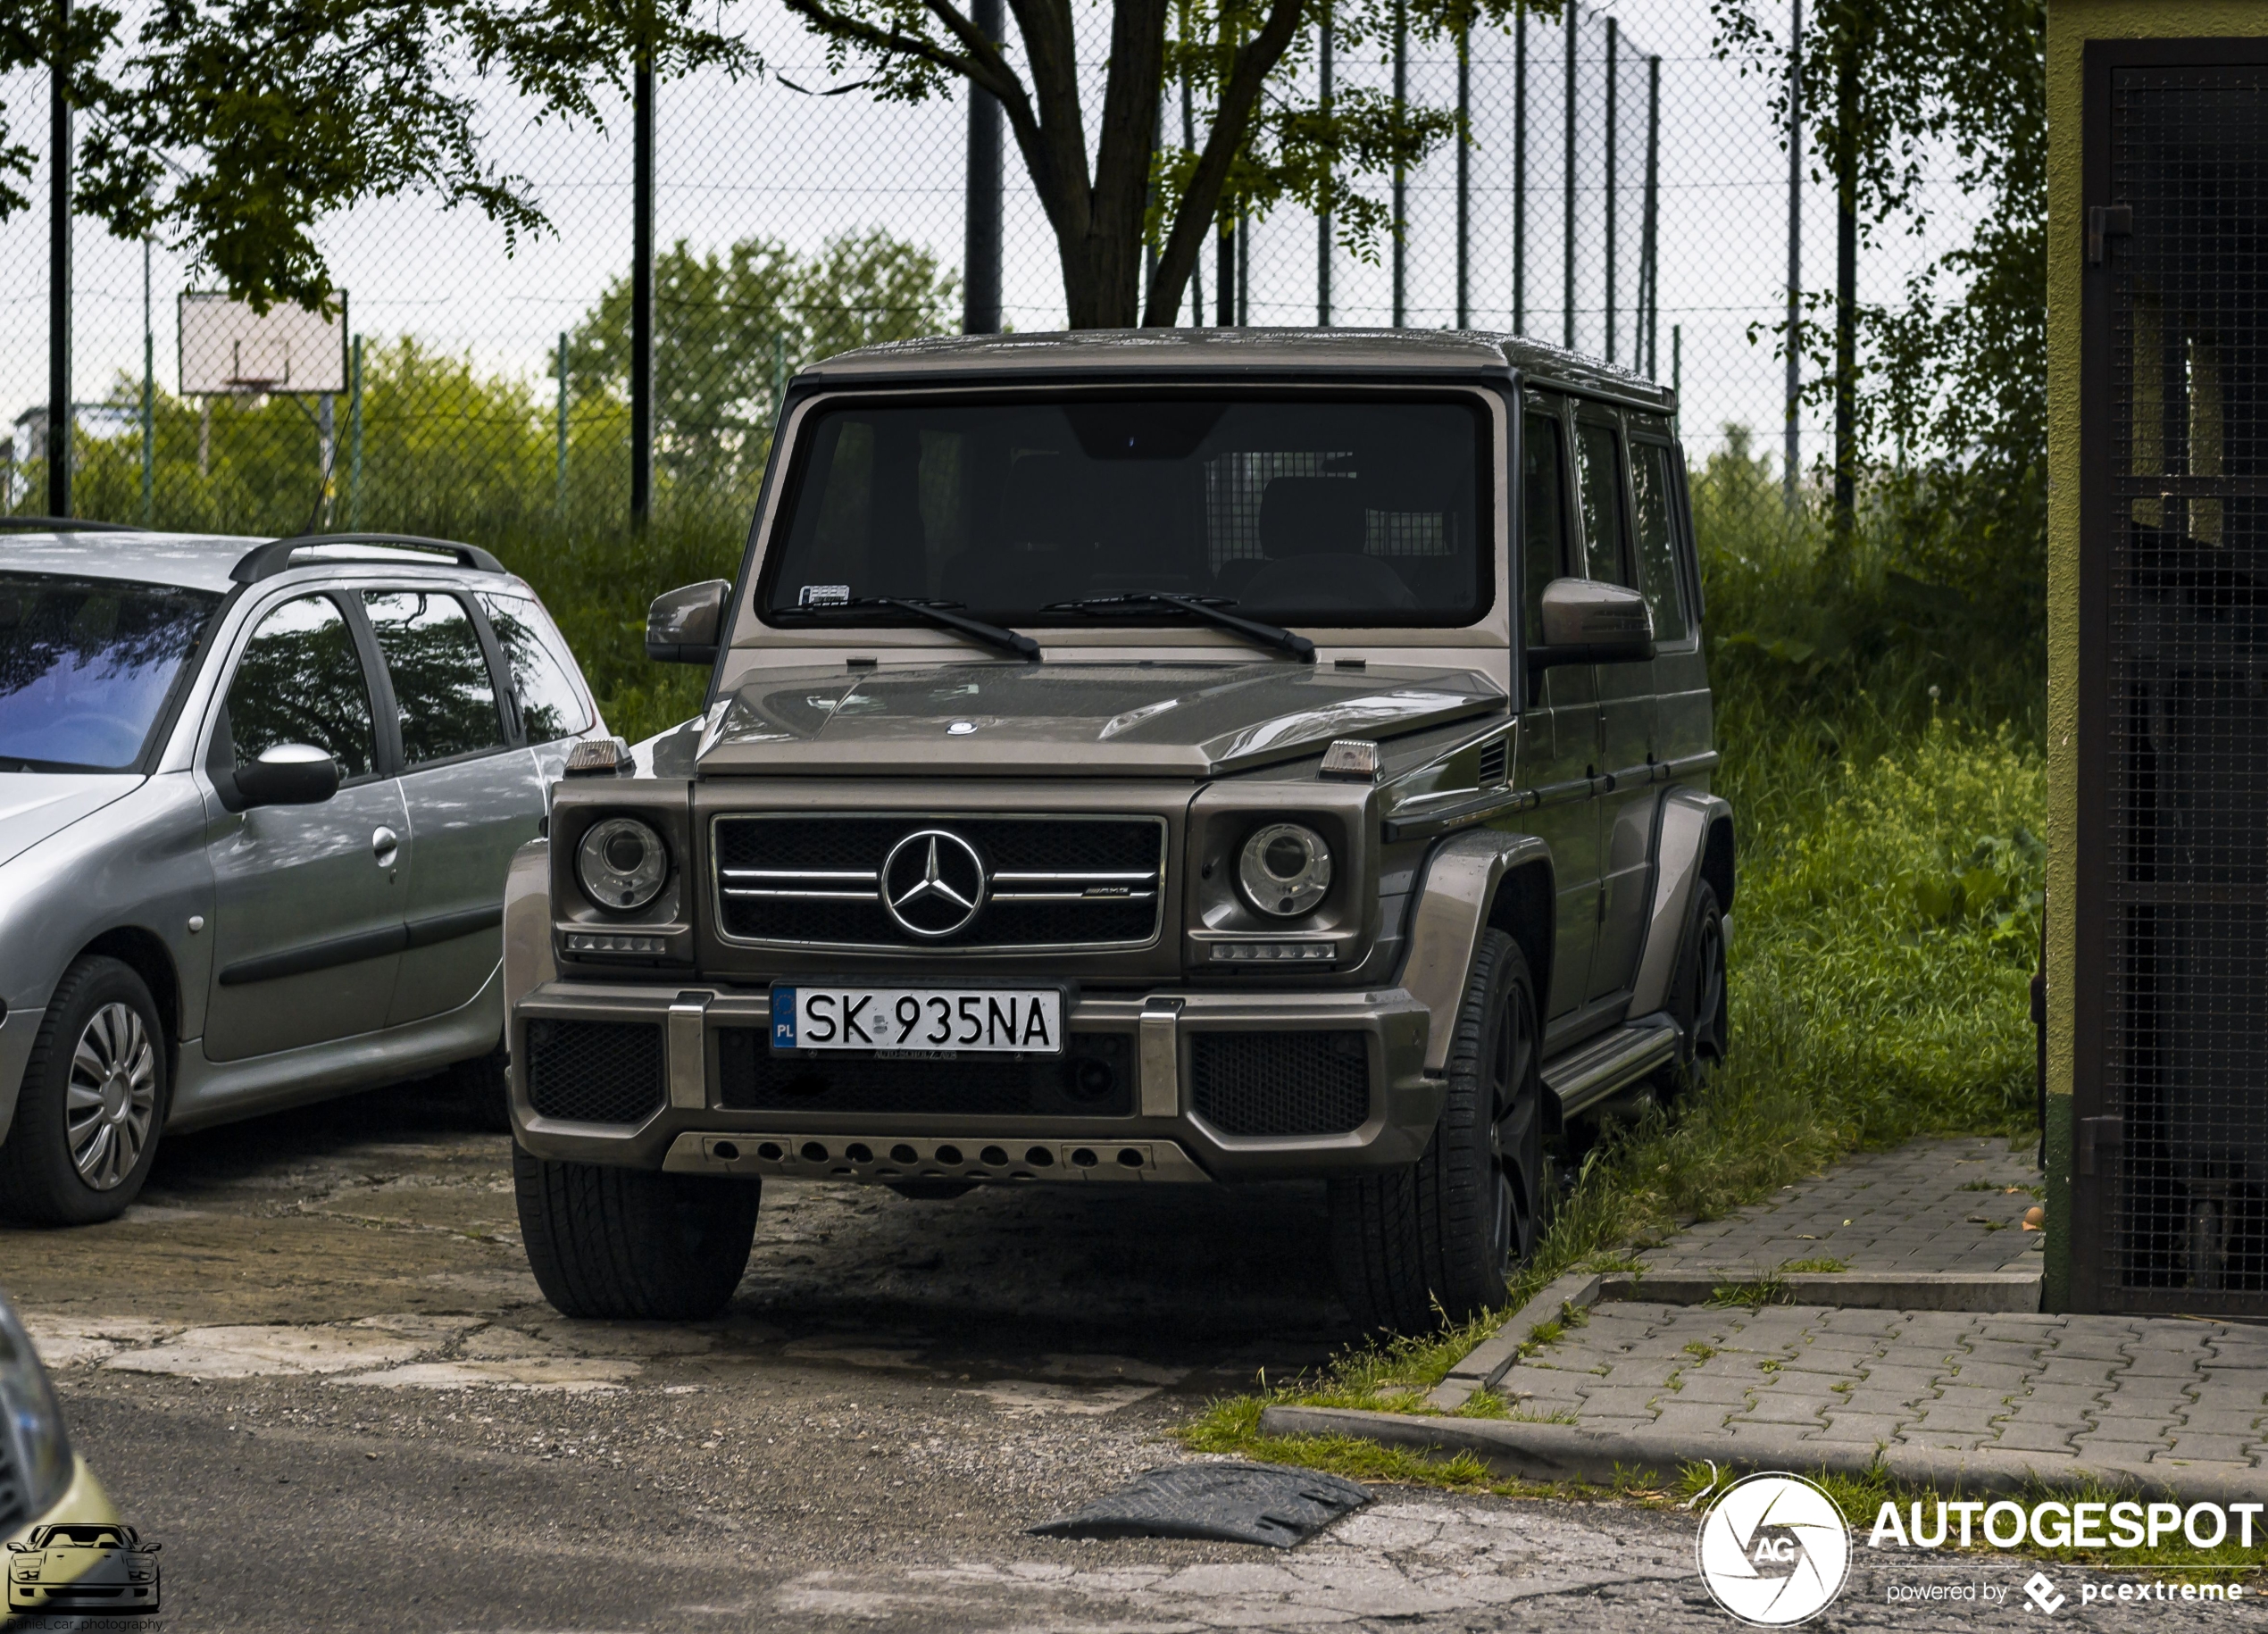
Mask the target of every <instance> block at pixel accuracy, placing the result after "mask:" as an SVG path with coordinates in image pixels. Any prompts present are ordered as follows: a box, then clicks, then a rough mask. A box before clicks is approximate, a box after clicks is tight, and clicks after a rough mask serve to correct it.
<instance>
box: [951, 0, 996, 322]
mask: <svg viewBox="0 0 2268 1634" xmlns="http://www.w3.org/2000/svg"><path fill="white" fill-rule="evenodd" d="M969 21H971V22H973V23H975V24H976V26H977V31H978V32H979V33H980V34H982V35H983V36H984V37H985V38H987V39H988V40H991V41H994V42H995V43H997V42H998V40H999V38H1000V32H1001V20H1000V0H974V3H973V4H971V6H970V8H969ZM1000 125H1001V117H1000V99H999V98H998V97H997V96H994V95H993V94H992V93H991V92H989V91H980V90H979V89H977V88H975V87H974V86H971V87H970V88H969V178H968V188H969V197H968V206H967V221H966V224H965V225H966V231H967V244H966V246H964V248H963V256H962V261H963V266H964V267H966V269H967V273H966V276H965V277H964V278H963V281H962V296H961V332H962V333H963V334H964V335H997V334H998V333H999V332H1000V212H1001V203H1000V188H1001V179H1000Z"/></svg>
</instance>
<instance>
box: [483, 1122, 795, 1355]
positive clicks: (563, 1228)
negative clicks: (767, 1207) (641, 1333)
mask: <svg viewBox="0 0 2268 1634" xmlns="http://www.w3.org/2000/svg"><path fill="white" fill-rule="evenodd" d="M512 1180H513V1192H514V1193H515V1194H516V1197H517V1201H518V1203H519V1205H520V1235H521V1240H522V1241H523V1242H525V1243H526V1245H527V1248H528V1267H529V1270H531V1271H534V1272H535V1273H536V1286H537V1287H538V1288H541V1289H543V1294H544V1297H545V1298H546V1299H548V1300H550V1301H551V1303H552V1305H554V1307H555V1308H556V1309H557V1310H558V1311H559V1313H560V1314H561V1315H563V1316H580V1317H591V1318H596V1319H600V1320H608V1321H624V1320H633V1319H637V1320H644V1321H698V1320H700V1319H701V1318H703V1317H709V1316H714V1315H716V1314H717V1313H719V1312H720V1311H721V1310H723V1309H724V1307H725V1306H726V1305H727V1304H728V1303H730V1300H731V1298H732V1293H733V1290H734V1289H735V1288H738V1287H739V1286H740V1275H741V1273H742V1272H743V1271H746V1270H747V1268H748V1250H749V1246H750V1245H751V1244H752V1243H753V1242H754V1241H755V1233H756V1207H757V1205H758V1203H759V1202H760V1201H761V1200H762V1196H763V1182H761V1181H759V1180H719V1179H713V1178H711V1177H709V1176H707V1175H698V1174H662V1173H656V1172H654V1171H647V1170H643V1169H616V1168H608V1167H602V1166H601V1165H599V1164H596V1163H554V1162H552V1161H551V1160H550V1159H549V1158H544V1157H537V1156H534V1155H531V1154H529V1152H527V1151H526V1150H524V1149H523V1148H522V1147H521V1146H520V1144H519V1143H518V1142H517V1141H515V1142H513V1147H512Z"/></svg>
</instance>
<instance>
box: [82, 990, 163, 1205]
mask: <svg viewBox="0 0 2268 1634" xmlns="http://www.w3.org/2000/svg"><path fill="white" fill-rule="evenodd" d="M156 1115H157V1052H156V1050H155V1049H154V1047H152V1046H151V1044H150V1035H149V1031H148V1030H147V1029H146V1028H145V1027H144V1026H143V1025H142V1018H141V1017H140V1016H138V1015H137V1014H135V1013H134V1011H133V1008H132V1006H130V1005H119V1004H113V1005H104V1006H103V1007H102V1008H101V1009H100V1010H97V1011H96V1012H95V1013H94V1016H93V1018H92V1019H91V1020H89V1021H88V1023H87V1030H85V1031H84V1032H82V1033H80V1034H79V1047H78V1049H76V1050H75V1051H73V1052H72V1054H71V1090H70V1093H69V1096H68V1097H67V1098H66V1100H65V1102H64V1105H63V1137H64V1138H65V1139H66V1140H67V1141H69V1142H70V1145H71V1166H72V1167H74V1168H75V1169H77V1170H78V1171H79V1179H80V1180H84V1181H86V1182H87V1184H88V1185H89V1186H91V1187H93V1188H95V1189H96V1191H109V1190H111V1189H113V1188H115V1187H116V1186H118V1185H119V1184H121V1182H122V1181H123V1180H125V1179H126V1177H127V1176H128V1175H129V1174H131V1173H133V1172H134V1165H135V1164H136V1163H138V1162H139V1161H141V1156H142V1148H143V1147H144V1146H147V1145H148V1144H149V1138H150V1123H151V1121H152V1120H153V1119H154V1118H155V1117H156Z"/></svg>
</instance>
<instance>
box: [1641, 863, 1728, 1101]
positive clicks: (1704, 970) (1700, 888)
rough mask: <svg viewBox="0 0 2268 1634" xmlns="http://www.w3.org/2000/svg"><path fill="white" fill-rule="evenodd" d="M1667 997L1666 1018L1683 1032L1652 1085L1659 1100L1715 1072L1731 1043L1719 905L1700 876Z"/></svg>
mask: <svg viewBox="0 0 2268 1634" xmlns="http://www.w3.org/2000/svg"><path fill="white" fill-rule="evenodd" d="M1669 1001H1670V1002H1669V1012H1670V1017H1671V1019H1672V1021H1676V1022H1677V1024H1678V1028H1679V1030H1680V1031H1681V1032H1683V1033H1684V1034H1685V1051H1684V1054H1683V1055H1682V1056H1681V1057H1680V1060H1679V1061H1678V1063H1677V1064H1676V1065H1674V1066H1672V1067H1668V1068H1665V1069H1663V1071H1662V1072H1661V1074H1660V1075H1659V1076H1658V1077H1657V1078H1656V1080H1655V1083H1656V1085H1657V1086H1658V1089H1659V1092H1660V1093H1661V1095H1662V1096H1663V1099H1665V1100H1674V1099H1676V1098H1677V1097H1678V1096H1681V1095H1683V1094H1684V1093H1685V1092H1686V1091H1687V1090H1688V1089H1689V1088H1700V1087H1702V1086H1705V1085H1706V1084H1707V1083H1708V1081H1709V1080H1710V1079H1711V1078H1713V1077H1714V1076H1715V1074H1716V1071H1717V1069H1718V1068H1720V1067H1722V1065H1723V1064H1724V1057H1725V1049H1726V1046H1728V1045H1729V1044H1730V1041H1731V1025H1730V1021H1731V1013H1732V1006H1731V989H1730V987H1729V986H1728V985H1727V984H1726V981H1725V938H1724V909H1723V908H1722V906H1721V905H1719V904H1718V902H1717V892H1716V888H1715V887H1714V886H1713V885H1711V884H1710V883H1709V882H1708V881H1707V880H1698V881H1697V882H1696V883H1695V885H1694V888H1693V910H1692V912H1691V913H1689V914H1688V916H1687V919H1686V930H1685V945H1684V946H1682V947H1680V949H1679V950H1678V963H1677V973H1676V974H1675V975H1674V976H1673V977H1672V978H1671V981H1670V994H1669Z"/></svg>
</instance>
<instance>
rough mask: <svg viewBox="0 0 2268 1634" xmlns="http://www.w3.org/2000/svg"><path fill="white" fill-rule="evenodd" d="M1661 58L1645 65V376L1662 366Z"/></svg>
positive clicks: (1641, 265)
mask: <svg viewBox="0 0 2268 1634" xmlns="http://www.w3.org/2000/svg"><path fill="white" fill-rule="evenodd" d="M1661 223H1662V59H1661V58H1660V57H1658V56H1655V57H1648V58H1647V63H1646V224H1645V226H1644V228H1643V229H1641V231H1642V232H1643V234H1644V242H1643V243H1642V244H1641V245H1640V246H1639V248H1638V290H1639V298H1640V299H1641V300H1643V301H1644V302H1645V303H1646V327H1645V329H1644V331H1643V333H1644V335H1645V346H1646V371H1645V372H1646V376H1647V379H1653V378H1654V376H1655V372H1656V371H1659V370H1660V368H1661V367H1662V346H1661V340H1662V235H1661Z"/></svg>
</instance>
